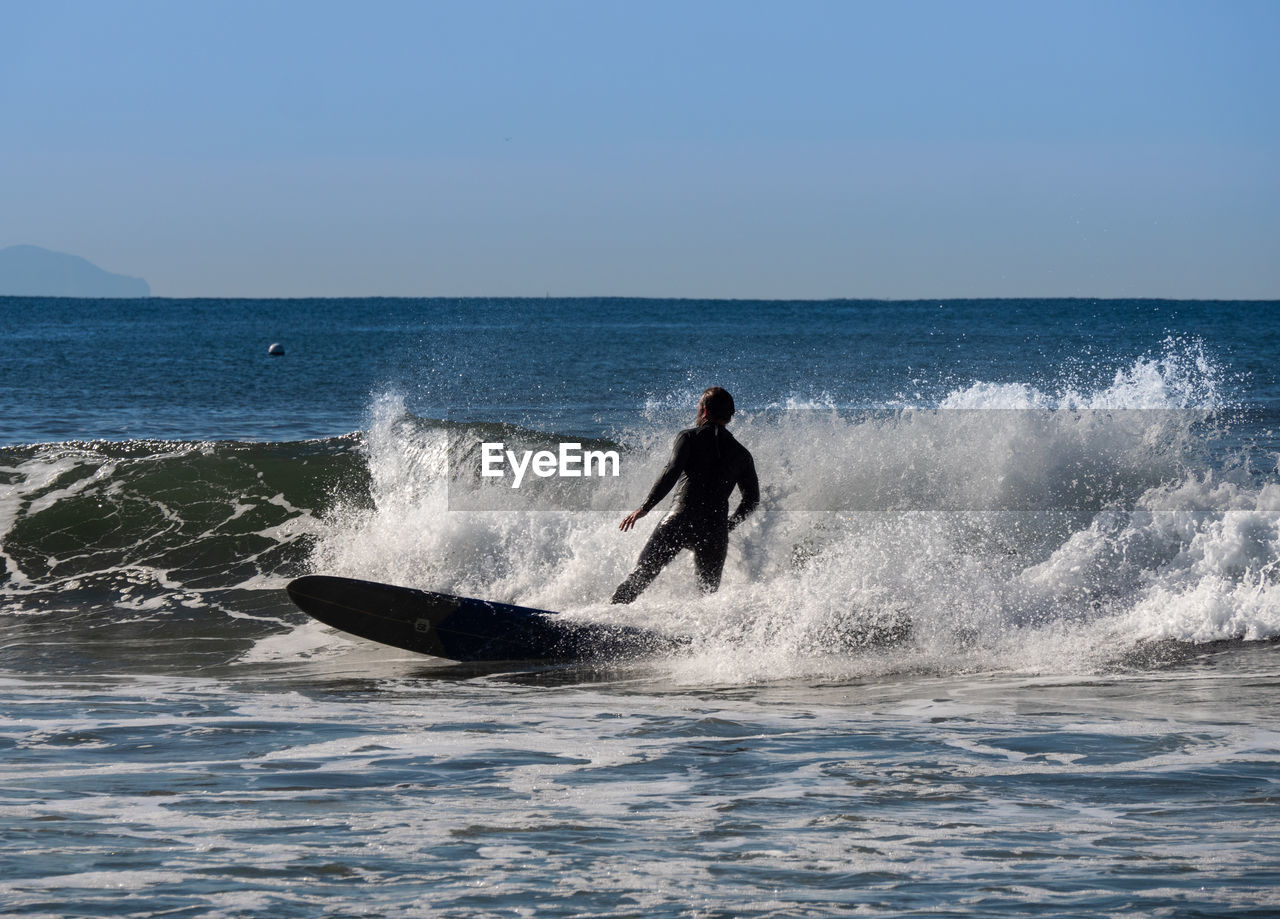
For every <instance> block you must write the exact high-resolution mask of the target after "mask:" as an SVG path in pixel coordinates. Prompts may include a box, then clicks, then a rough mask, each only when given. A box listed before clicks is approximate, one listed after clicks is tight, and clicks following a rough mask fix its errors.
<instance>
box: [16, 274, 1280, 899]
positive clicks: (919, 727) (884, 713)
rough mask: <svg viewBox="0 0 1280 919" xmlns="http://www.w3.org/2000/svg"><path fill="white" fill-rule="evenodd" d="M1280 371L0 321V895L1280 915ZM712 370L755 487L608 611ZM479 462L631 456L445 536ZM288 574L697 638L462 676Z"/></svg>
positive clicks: (889, 346) (675, 321) (517, 336)
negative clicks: (345, 625)
mask: <svg viewBox="0 0 1280 919" xmlns="http://www.w3.org/2000/svg"><path fill="white" fill-rule="evenodd" d="M273 342H279V343H281V344H283V345H284V347H285V349H286V352H287V353H286V355H285V356H284V357H270V356H268V354H267V346H268V345H270V344H272V343H273ZM1278 354H1280V302H1247V303H1246V302H1213V303H1209V302H1193V301H1099V300H1043V301H1033V300H1027V301H1017V300H999V301H960V300H951V301H919V302H883V301H830V302H799V303H789V302H747V301H658V300H626V299H617V300H614V299H603V300H554V299H546V300H532V299H530V300H378V299H368V300H263V301H213V300H164V299H158V298H153V299H149V300H141V301H91V300H52V299H24V298H0V409H2V411H0V777H2V779H3V781H2V782H0V828H2V829H3V832H2V833H0V913H4V914H6V915H15V916H60V917H61V916H86V917H87V916H93V917H100V916H162V915H163V916H184V915H190V916H228V917H231V916H237V917H238V916H260V915H268V914H269V915H273V916H286V917H287V916H308V917H309V916H335V915H336V916H416V915H421V916H450V917H471V916H492V915H548V916H582V915H599V916H708V917H712V916H726V917H727V916H830V915H836V914H852V915H857V914H867V915H885V916H893V915H915V914H921V913H930V914H938V915H944V916H974V917H977V916H991V915H1031V914H1034V915H1042V916H1092V915H1099V914H1103V913H1106V914H1115V915H1133V916H1139V915H1140V916H1186V917H1192V916H1196V917H1200V916H1227V915H1230V916H1274V915H1278V914H1280V716H1278V715H1277V701H1280V644H1277V640H1278V639H1280V583H1278V582H1280V468H1278V465H1277V462H1278V459H1280V371H1278V370H1277V361H1276V357H1277V355H1278ZM713 383H714V384H720V385H724V386H726V387H728V388H729V389H730V390H731V391H732V392H733V393H734V395H735V397H736V399H737V403H738V408H739V412H738V415H737V417H736V418H735V419H734V421H733V423H732V426H731V429H732V430H733V431H734V432H735V434H736V435H737V437H738V438H739V439H740V440H741V441H742V442H743V443H745V444H746V445H747V446H748V447H749V448H750V449H751V450H752V451H753V453H754V455H755V457H756V463H757V467H758V469H759V472H760V477H761V482H762V486H763V490H764V501H763V503H762V506H761V509H760V511H759V512H758V513H757V515H755V517H753V518H752V520H751V521H750V522H749V523H748V524H747V525H745V526H744V527H742V528H741V529H740V530H738V531H737V532H735V534H734V537H733V544H732V547H731V550H730V555H729V560H728V563H727V565H726V570H725V578H724V583H723V586H722V588H721V590H720V592H719V593H717V594H715V595H714V596H711V597H706V598H704V597H701V596H699V595H698V594H697V593H696V591H695V590H694V587H693V573H692V565H691V564H690V563H689V561H688V560H687V559H681V560H678V561H677V562H676V563H674V564H673V565H672V566H671V567H670V568H669V569H668V570H667V571H666V572H664V574H663V575H662V576H661V577H660V578H659V579H658V581H657V582H656V583H655V584H654V586H653V587H652V588H650V590H649V591H648V592H647V593H646V594H645V595H644V596H643V597H642V598H641V599H640V600H639V601H638V602H637V603H636V604H634V605H633V606H630V607H626V608H617V607H611V606H609V605H608V604H607V598H608V596H609V594H610V593H611V592H612V589H613V587H614V586H616V584H617V582H618V581H619V580H620V579H621V578H622V577H623V576H624V575H625V574H626V572H627V571H628V570H629V568H630V566H631V565H632V564H633V563H634V560H635V557H636V554H637V553H638V551H639V549H640V546H641V545H642V544H643V540H644V539H645V537H646V536H647V534H648V532H649V530H650V529H651V527H652V525H653V522H655V520H656V515H655V516H653V517H650V518H648V519H646V520H644V521H641V524H640V525H639V526H638V527H637V530H636V531H635V532H632V533H629V534H622V533H619V532H618V531H617V522H618V520H619V519H620V517H621V516H622V514H623V513H625V512H626V511H627V510H630V509H632V508H633V507H634V506H635V505H636V504H638V503H639V500H640V499H641V497H642V496H643V495H644V493H645V492H646V491H647V489H648V486H649V484H650V483H651V481H652V480H653V478H654V476H655V475H656V473H657V471H658V470H659V469H660V468H661V466H662V464H663V463H664V462H665V459H666V452H667V450H668V449H669V444H670V440H671V437H672V436H673V434H674V433H675V432H676V431H677V430H679V429H680V428H681V427H684V426H687V425H688V424H689V423H690V422H691V418H692V414H693V405H694V403H695V401H696V398H697V395H698V393H700V392H701V390H702V389H703V388H704V387H705V386H707V385H710V384H713ZM497 440H501V441H505V442H509V443H511V444H513V445H526V446H527V445H535V444H552V443H555V442H558V441H570V440H572V441H578V442H583V443H590V444H592V445H595V446H597V447H601V448H609V449H616V450H617V451H618V452H619V453H620V455H621V457H622V467H623V474H622V475H621V476H619V477H617V478H612V477H605V478H594V479H592V478H577V479H558V478H550V479H545V480H539V481H537V482H531V483H530V487H528V488H527V489H526V488H521V489H512V488H509V487H507V485H506V483H505V481H504V482H501V483H498V484H497V485H496V486H495V487H490V488H488V490H486V491H484V497H485V499H486V501H487V502H488V503H487V504H484V505H483V507H482V508H481V509H475V508H473V507H471V506H469V505H467V504H466V502H465V501H464V498H465V497H466V495H467V491H466V489H467V487H468V483H471V484H474V478H473V473H474V466H475V463H476V456H477V454H476V448H477V445H478V444H479V443H481V442H489V441H497ZM469 476H470V477H471V478H469ZM309 572H317V573H331V574H341V575H347V576H353V577H363V578H369V579H374V580H382V581H389V582H393V583H400V584H407V585H411V586H418V587H426V588H432V589H437V590H444V591H449V592H454V593H461V594H466V595H471V596H481V597H486V598H490V599H496V600H503V601H508V602H514V603H519V604H523V605H528V606H535V607H542V608H550V609H556V610H561V611H562V612H563V614H564V615H566V616H571V617H579V618H585V619H592V620H597V621H607V622H618V623H626V624H643V625H645V626H647V627H649V628H655V629H658V630H661V631H665V632H669V633H671V634H677V635H683V636H689V637H690V638H691V639H692V641H691V642H690V643H689V644H688V646H687V647H685V648H684V649H683V650H681V651H679V652H677V653H672V654H670V655H667V656H661V657H655V658H650V659H643V660H620V661H608V660H602V661H593V662H591V663H590V664H589V665H586V664H582V665H573V664H566V665H560V666H524V667H521V666H518V665H507V666H502V665H493V666H485V667H480V666H461V665H455V664H450V663H448V662H445V661H439V660H434V659H431V658H426V657H418V656H414V655H410V654H407V653H405V652H400V651H396V650H394V649H390V648H384V647H381V646H376V645H372V644H369V643H366V642H362V641H360V640H358V639H354V638H348V637H344V636H343V635H341V634H339V633H336V632H334V631H332V630H330V629H328V628H325V627H323V626H321V625H319V624H317V623H314V622H311V621H309V620H308V619H307V617H305V616H304V615H303V614H301V613H300V612H298V611H297V610H295V609H294V608H293V607H292V606H291V604H290V603H289V601H288V599H287V597H286V596H285V594H284V591H283V586H284V584H286V583H287V582H288V580H289V579H290V578H292V577H294V576H297V575H300V574H304V573H309ZM886 619H887V620H889V621H893V622H906V623H909V626H910V628H909V632H908V634H906V636H905V637H904V638H903V639H902V640H900V641H896V642H893V643H890V644H888V645H880V644H874V643H869V642H867V641H866V640H865V636H866V634H867V631H866V627H867V625H868V623H869V622H871V623H874V622H878V621H884V620H886Z"/></svg>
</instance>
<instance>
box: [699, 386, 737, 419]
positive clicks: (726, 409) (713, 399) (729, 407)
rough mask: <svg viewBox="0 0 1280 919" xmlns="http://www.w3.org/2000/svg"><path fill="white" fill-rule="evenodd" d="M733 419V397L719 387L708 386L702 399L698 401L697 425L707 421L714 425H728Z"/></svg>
mask: <svg viewBox="0 0 1280 919" xmlns="http://www.w3.org/2000/svg"><path fill="white" fill-rule="evenodd" d="M732 417H733V396H731V395H729V391H728V390H727V389H724V388H723V387H720V386H709V387H707V390H706V392H704V393H703V394H702V398H701V399H699V400H698V424H699V425H704V424H706V423H707V422H708V421H712V422H715V423H716V424H728V423H729V419H730V418H732Z"/></svg>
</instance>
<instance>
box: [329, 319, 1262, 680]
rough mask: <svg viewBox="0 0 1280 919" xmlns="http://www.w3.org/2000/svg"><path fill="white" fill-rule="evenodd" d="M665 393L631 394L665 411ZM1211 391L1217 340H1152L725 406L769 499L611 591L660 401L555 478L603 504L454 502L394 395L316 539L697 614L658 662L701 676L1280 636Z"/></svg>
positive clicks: (542, 594)
mask: <svg viewBox="0 0 1280 919" xmlns="http://www.w3.org/2000/svg"><path fill="white" fill-rule="evenodd" d="M681 395H688V394H681ZM682 404H683V403H682ZM673 405H674V403H672V402H670V401H669V400H656V401H655V402H654V404H653V405H652V406H651V407H650V408H651V414H652V415H653V416H654V417H655V418H661V419H662V421H663V422H664V423H665V424H668V425H669V424H670V423H671V422H672V419H670V418H668V417H667V416H668V415H670V414H672V407H673ZM1220 408H1222V403H1221V395H1220V387H1219V383H1218V375H1217V372H1216V370H1215V368H1214V367H1213V365H1212V364H1210V363H1209V362H1208V361H1207V360H1206V359H1205V358H1204V356H1203V355H1202V354H1201V353H1200V352H1199V350H1198V349H1197V348H1195V347H1194V346H1191V347H1187V346H1183V345H1179V344H1177V343H1173V342H1170V343H1166V346H1165V350H1164V352H1163V353H1162V354H1160V355H1158V356H1156V357H1150V358H1144V359H1142V360H1139V361H1136V362H1135V363H1133V364H1132V365H1131V366H1129V367H1124V368H1120V369H1119V370H1117V371H1116V372H1115V374H1114V378H1113V380H1112V382H1111V384H1110V385H1108V386H1105V387H1103V388H1100V389H1096V390H1086V389H1082V388H1080V387H1076V386H1072V385H1065V384H1064V385H1063V386H1062V387H1061V388H1059V389H1057V390H1047V389H1044V388H1037V387H1034V386H1031V385H1029V384H998V385H997V384H989V383H984V382H976V383H974V384H972V385H969V386H966V387H963V388H959V389H956V390H954V391H953V392H951V393H950V394H948V395H947V396H946V397H945V398H943V399H942V400H941V401H940V404H939V405H937V406H933V407H930V406H917V407H906V408H902V409H898V410H894V411H892V412H886V411H882V412H870V413H848V412H842V411H838V410H837V409H836V408H834V407H832V406H830V405H828V404H826V403H824V402H823V401H822V400H817V401H814V400H808V401H806V402H803V403H800V402H797V403H795V404H791V405H785V406H782V407H781V408H780V409H779V410H777V411H761V412H755V413H751V412H747V411H743V412H740V413H739V416H738V418H736V419H735V421H734V423H733V430H734V432H735V434H736V436H737V437H738V438H739V439H740V440H741V441H742V442H743V443H745V444H747V445H748V446H749V447H750V448H751V450H752V451H753V453H754V455H755V458H756V464H757V468H758V469H759V471H760V474H761V480H762V483H763V486H764V492H765V501H764V505H763V507H762V508H761V510H760V512H759V513H758V514H757V515H756V517H755V518H754V519H752V520H751V521H749V522H748V524H747V525H746V526H744V527H743V528H742V529H741V530H740V531H738V533H736V534H735V536H734V539H733V545H732V548H731V550H730V556H729V561H728V563H727V566H726V571H725V577H724V583H723V586H722V589H721V591H720V592H719V593H718V594H716V595H715V596H712V597H709V598H705V599H702V598H695V597H696V594H695V592H694V590H693V574H692V565H691V564H690V561H689V560H688V558H687V557H685V558H681V559H678V560H677V561H676V562H675V563H673V564H672V565H671V566H670V567H669V569H668V570H667V571H666V572H665V573H664V574H663V575H662V576H661V577H660V578H659V579H658V581H657V582H656V583H655V584H654V585H653V587H651V588H650V590H649V591H648V592H647V593H646V594H645V595H644V596H643V598H642V599H641V600H640V601H639V602H638V603H637V604H635V606H633V607H630V608H617V607H608V606H607V605H606V604H605V602H604V600H605V598H607V597H608V596H609V595H610V593H611V591H612V589H613V587H614V586H615V585H616V584H617V583H618V582H619V581H620V580H621V579H622V577H623V576H624V575H625V574H626V572H627V571H628V570H629V568H630V566H631V565H632V564H633V563H634V560H635V557H636V554H637V553H638V552H639V549H640V547H641V545H643V541H644V539H645V537H646V536H647V533H648V531H649V529H651V525H652V523H651V522H656V521H655V520H654V517H656V516H657V515H658V513H660V512H658V513H655V515H654V517H651V518H650V519H649V520H646V521H644V522H643V523H642V525H641V526H640V527H639V528H637V530H636V531H634V532H633V533H631V534H625V535H624V534H620V533H618V532H617V521H618V519H619V518H620V517H621V513H620V512H619V511H618V510H616V508H629V507H633V506H634V505H635V504H638V503H639V500H640V498H641V497H642V496H643V493H644V490H646V489H647V487H648V484H649V483H650V482H652V480H653V479H654V478H655V477H656V475H657V472H658V470H659V469H660V468H661V466H662V464H663V463H664V462H665V461H666V452H667V449H668V446H667V442H668V440H669V437H670V435H671V434H672V433H673V432H672V431H671V430H670V427H669V426H668V427H664V428H659V427H657V426H656V425H654V424H648V425H646V426H645V427H644V428H643V429H641V430H637V431H635V432H632V434H630V435H628V437H627V440H628V442H629V445H635V447H634V449H633V450H632V452H631V453H630V454H629V455H628V457H627V462H628V463H630V464H631V465H632V468H633V470H634V473H633V475H632V476H631V477H630V478H628V479H627V480H626V481H625V482H617V481H611V480H584V479H577V480H572V481H570V482H569V483H567V484H565V485H563V487H565V488H582V489H594V492H593V497H592V501H591V502H590V505H591V506H593V507H601V508H605V507H607V508H611V509H610V510H596V511H572V512H571V511H548V510H546V509H545V508H544V507H541V506H539V505H538V504H537V503H536V502H534V501H532V500H528V501H527V502H526V503H525V504H523V505H522V504H520V503H519V501H520V500H521V498H520V496H519V495H513V497H512V504H511V509H510V510H506V511H489V512H460V511H455V510H450V509H449V503H448V471H449V469H448V463H449V449H450V446H449V441H448V436H447V434H446V432H445V431H444V430H442V429H441V428H438V427H431V426H423V425H420V424H414V423H412V420H411V419H410V418H409V417H408V415H407V414H406V412H405V410H404V407H403V404H402V403H401V402H400V401H399V400H397V399H395V398H390V397H388V398H385V399H383V400H380V401H379V403H378V404H377V405H376V406H375V410H374V412H373V420H372V423H371V425H370V427H369V430H368V434H367V438H366V442H365V450H366V456H367V460H368V464H369V470H370V474H371V478H372V495H373V500H374V506H373V507H372V509H370V508H367V507H355V506H350V507H345V508H339V509H338V510H337V511H336V512H335V513H334V514H333V515H332V516H331V517H330V518H329V520H328V521H327V527H328V529H327V532H323V533H322V534H321V535H320V537H319V542H318V545H317V548H316V551H315V554H314V557H313V564H314V567H315V569H316V570H323V571H328V572H333V573H342V574H348V575H351V576H358V577H364V578H372V579H377V580H384V581H390V582H395V583H401V584H408V585H414V586H421V587H427V588H431V589H436V590H443V591H446V592H453V593H460V594H465V595H471V596H483V597H487V598H490V599H497V600H504V601H509V602H514V603H520V604H524V605H528V606H534V607H541V608H549V609H558V610H563V611H566V612H568V613H569V614H571V615H580V616H589V617H594V618H608V619H613V620H619V621H627V622H640V623H644V624H646V625H650V626H655V627H658V628H665V629H669V630H671V631H675V632H681V633H690V634H694V635H697V636H699V642H698V643H697V644H696V645H695V646H694V649H693V650H692V651H691V652H690V653H689V654H688V655H686V656H685V657H683V658H681V659H678V660H677V661H674V662H672V663H671V666H672V667H673V668H674V669H675V670H676V671H677V672H678V673H679V674H680V676H681V678H684V679H692V680H694V681H697V682H708V681H709V682H719V681H727V682H732V681H734V680H740V679H767V678H772V677H776V676H780V675H781V676H787V675H799V674H815V673H816V674H831V675H844V676H849V675H853V676H857V675H863V676H866V675H871V674H875V673H883V672H886V671H894V670H904V669H905V670H908V671H910V670H923V671H934V670H942V671H948V670H954V669H957V668H959V669H971V668H979V669H983V668H992V667H996V668H1005V667H1008V668H1015V669H1018V668H1025V669H1030V670H1043V671H1054V670H1061V669H1065V670H1078V669H1084V670H1088V669H1090V668H1093V667H1096V666H1098V665H1099V664H1100V663H1101V662H1103V661H1111V660H1114V659H1116V657H1117V655H1119V654H1121V653H1122V652H1123V651H1124V650H1125V649H1127V648H1129V647H1132V646H1133V645H1134V644H1136V643H1139V642H1142V641H1152V640H1160V639H1175V640H1181V641H1192V642H1203V641H1210V640H1215V639H1226V638H1245V639H1264V638H1272V637H1276V636H1280V587H1277V585H1276V569H1277V564H1276V560H1277V558H1280V485H1277V484H1275V483H1272V482H1264V481H1258V480H1256V479H1250V478H1248V477H1244V476H1241V475H1238V474H1228V473H1226V472H1224V471H1223V470H1222V468H1221V466H1220V465H1215V463H1214V462H1212V461H1210V460H1208V459H1206V448H1207V446H1208V444H1209V438H1211V437H1212V436H1213V428H1212V425H1211V424H1209V423H1207V422H1210V421H1211V419H1212V413H1213V412H1214V411H1216V410H1218V409H1220ZM685 409H686V412H687V405H685ZM673 417H674V416H673ZM676 423H687V421H685V420H683V419H681V420H680V421H679V422H676ZM637 483H638V485H639V490H636V489H637ZM868 617H870V619H871V620H872V621H880V622H884V621H887V620H892V619H894V618H909V619H910V620H911V622H912V625H913V630H914V632H913V636H912V639H911V642H910V643H909V644H908V646H907V647H906V648H899V649H896V650H883V651H877V652H875V653H873V654H872V653H850V652H851V650H853V651H857V650H858V649H857V648H856V636H857V634H858V632H859V629H860V627H861V626H860V623H864V622H865V620H866V619H867V618H868ZM851 641H852V643H853V646H852V648H851V646H850V642H851Z"/></svg>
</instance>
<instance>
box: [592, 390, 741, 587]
mask: <svg viewBox="0 0 1280 919" xmlns="http://www.w3.org/2000/svg"><path fill="white" fill-rule="evenodd" d="M733 411H734V408H733V396H731V395H729V393H728V392H727V391H726V390H724V389H722V388H721V387H719V386H712V387H710V388H709V389H707V391H706V392H704V393H703V394H702V398H701V399H699V400H698V416H697V423H696V426H695V427H692V428H687V429H685V430H683V431H681V432H680V433H679V434H677V435H676V439H675V444H674V446H673V447H672V450H671V460H670V461H669V462H668V463H667V467H666V468H665V469H663V470H662V474H661V475H660V476H658V481H657V482H655V483H654V485H653V488H652V489H650V491H649V496H648V497H647V498H645V499H644V503H643V504H641V505H640V507H638V508H637V509H636V510H634V511H632V512H631V513H630V514H627V516H625V517H623V518H622V522H621V523H620V524H618V529H619V530H621V531H622V532H624V533H625V532H627V531H628V530H630V529H631V528H632V527H634V526H635V525H636V521H637V520H639V519H640V518H641V517H643V516H645V514H647V513H649V511H651V510H653V508H654V507H655V506H656V505H657V504H658V502H659V501H661V500H662V499H663V498H665V497H666V496H667V493H668V492H669V491H671V489H672V488H673V487H674V488H675V490H676V497H675V502H674V504H673V505H672V509H671V512H670V513H668V514H667V516H666V517H664V518H663V520H662V522H661V523H659V524H658V526H657V527H656V528H655V529H654V531H653V534H652V535H651V536H650V537H649V541H648V542H647V543H645V547H644V549H643V550H641V552H640V558H639V559H637V561H636V567H635V570H634V571H632V572H631V574H629V575H627V579H626V580H625V581H623V582H622V583H621V584H619V585H618V589H617V590H615V591H614V592H613V599H612V600H611V601H610V602H612V603H630V602H631V601H632V600H634V599H635V598H636V597H638V596H640V594H641V592H642V591H644V589H645V588H646V587H648V586H649V585H650V584H651V583H653V579H654V578H656V577H657V576H658V573H659V572H660V571H662V569H663V568H665V567H666V566H667V564H668V563H669V562H670V561H671V560H672V559H673V558H675V557H676V556H677V555H678V554H679V553H680V551H681V550H682V549H692V550H693V563H694V567H695V569H696V570H697V575H698V587H699V589H700V590H701V591H702V592H703V593H708V594H709V593H713V592H714V591H715V590H716V589H717V588H719V586H720V573H721V572H722V571H723V570H724V560H725V556H726V555H727V554H728V551H729V533H730V531H731V530H733V528H734V527H736V526H737V525H738V524H740V523H741V522H742V521H743V520H745V519H746V517H747V515H748V514H750V513H751V512H752V511H753V510H755V509H756V505H758V504H759V503H760V483H759V481H758V480H757V479H756V466H755V462H754V461H753V460H752V459H751V453H750V452H749V451H748V450H747V448H746V447H744V446H742V444H740V443H738V441H737V440H735V439H734V436H733V435H732V434H730V433H729V432H728V431H727V430H725V425H727V424H728V423H729V419H730V418H732V417H733ZM734 488H737V489H738V490H739V491H740V492H741V493H742V500H741V502H740V503H739V504H738V508H737V510H735V511H734V512H733V515H732V516H730V515H729V495H730V494H732V493H733V489H734Z"/></svg>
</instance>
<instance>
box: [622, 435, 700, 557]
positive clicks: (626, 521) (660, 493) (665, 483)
mask: <svg viewBox="0 0 1280 919" xmlns="http://www.w3.org/2000/svg"><path fill="white" fill-rule="evenodd" d="M688 442H689V440H688V437H687V435H686V433H685V432H683V431H682V432H681V433H680V434H678V435H676V442H675V446H674V447H673V448H672V450H671V459H670V460H668V461H667V466H666V468H665V469H663V470H662V474H661V475H660V476H658V481H656V482H654V483H653V488H651V489H649V497H647V498H645V499H644V503H643V504H641V505H640V506H639V507H638V508H636V509H635V510H634V511H632V512H631V513H629V514H627V516H625V517H623V518H622V523H620V524H618V529H620V530H621V531H622V532H624V533H625V532H626V531H627V530H629V529H631V528H632V527H633V526H635V525H636V521H637V520H639V519H640V518H641V517H643V516H644V515H645V514H647V513H649V511H651V510H653V509H654V508H655V507H657V505H658V502H659V501H661V500H662V499H663V498H665V497H666V496H667V494H668V493H670V491H671V489H672V488H674V487H675V484H676V482H678V481H679V480H680V473H682V472H684V466H685V458H686V455H687V453H688V450H687V445H688Z"/></svg>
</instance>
